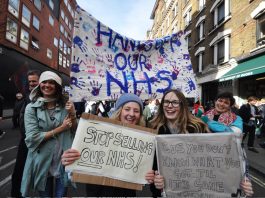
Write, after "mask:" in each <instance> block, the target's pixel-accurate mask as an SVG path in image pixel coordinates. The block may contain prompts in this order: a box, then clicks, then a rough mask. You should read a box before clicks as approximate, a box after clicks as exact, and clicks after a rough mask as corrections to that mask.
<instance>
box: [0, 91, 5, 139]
mask: <svg viewBox="0 0 265 198" xmlns="http://www.w3.org/2000/svg"><path fill="white" fill-rule="evenodd" d="M3 103H4V97H3V96H2V95H1V94H0V123H1V122H2V120H3ZM5 134H6V132H5V131H3V130H2V129H0V139H1V138H3V137H4V135H5Z"/></svg>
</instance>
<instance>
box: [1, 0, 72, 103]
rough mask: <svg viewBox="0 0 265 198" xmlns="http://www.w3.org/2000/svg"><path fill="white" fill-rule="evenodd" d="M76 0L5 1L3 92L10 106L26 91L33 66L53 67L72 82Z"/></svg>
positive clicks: (41, 69)
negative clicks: (70, 77) (19, 94)
mask: <svg viewBox="0 0 265 198" xmlns="http://www.w3.org/2000/svg"><path fill="white" fill-rule="evenodd" d="M76 5H77V3H76V1H75V0H60V1H57V0H30V1H29V0H2V1H1V4H0V13H1V14H0V21H1V22H0V23H1V24H0V67H1V71H3V72H0V91H1V94H2V95H3V96H4V98H5V101H7V103H5V104H6V105H7V106H10V105H12V101H14V96H15V93H16V92H18V91H22V92H24V91H25V88H24V87H26V86H27V85H26V79H25V75H26V73H27V71H28V70H30V69H38V70H40V71H44V70H53V71H55V72H57V73H60V74H61V76H62V78H63V81H64V82H65V83H67V82H69V67H70V62H71V45H72V35H73V27H74V15H75V13H74V12H75V8H76Z"/></svg>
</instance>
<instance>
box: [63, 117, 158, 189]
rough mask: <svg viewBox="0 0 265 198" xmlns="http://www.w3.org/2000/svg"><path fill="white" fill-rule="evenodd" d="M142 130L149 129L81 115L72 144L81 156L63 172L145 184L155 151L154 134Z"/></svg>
mask: <svg viewBox="0 0 265 198" xmlns="http://www.w3.org/2000/svg"><path fill="white" fill-rule="evenodd" d="M129 126H130V127H133V128H130V127H129ZM146 131H151V130H150V129H147V128H144V127H140V126H134V125H124V124H123V125H122V124H120V122H119V121H114V120H111V119H107V118H99V117H97V116H93V115H87V116H86V115H85V114H83V115H82V118H81V119H80V121H79V124H78V128H77V131H76V135H75V139H74V142H73V145H72V148H74V149H77V150H78V151H80V153H81V157H80V159H79V160H77V161H76V162H75V163H74V164H72V165H69V166H66V171H74V172H81V173H86V174H89V175H94V176H104V177H108V178H113V179H117V180H121V181H126V182H132V183H137V184H145V183H146V180H145V178H144V176H145V174H146V173H147V171H149V170H151V169H152V164H153V157H154V150H155V136H154V134H152V133H148V132H146ZM92 183H93V182H92Z"/></svg>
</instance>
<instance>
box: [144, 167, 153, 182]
mask: <svg viewBox="0 0 265 198" xmlns="http://www.w3.org/2000/svg"><path fill="white" fill-rule="evenodd" d="M154 179H155V171H154V170H150V171H148V172H147V173H146V174H145V180H146V181H147V182H148V183H149V184H152V183H154Z"/></svg>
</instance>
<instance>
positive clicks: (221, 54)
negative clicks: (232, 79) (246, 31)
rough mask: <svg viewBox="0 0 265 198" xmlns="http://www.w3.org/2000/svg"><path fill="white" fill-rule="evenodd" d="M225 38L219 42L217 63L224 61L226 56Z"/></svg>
mask: <svg viewBox="0 0 265 198" xmlns="http://www.w3.org/2000/svg"><path fill="white" fill-rule="evenodd" d="M224 50H225V40H221V41H219V42H218V43H217V63H218V64H220V63H222V62H224V58H225V53H224Z"/></svg>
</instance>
